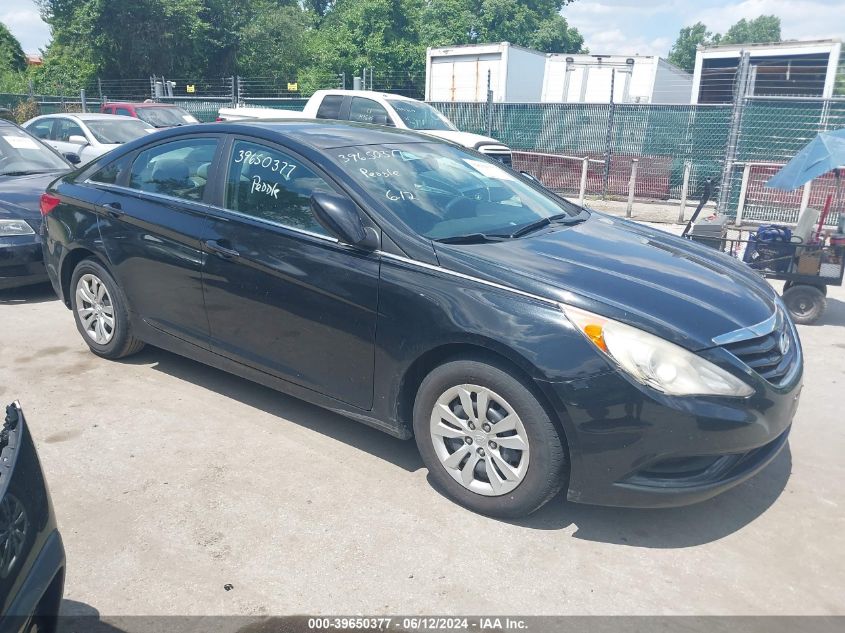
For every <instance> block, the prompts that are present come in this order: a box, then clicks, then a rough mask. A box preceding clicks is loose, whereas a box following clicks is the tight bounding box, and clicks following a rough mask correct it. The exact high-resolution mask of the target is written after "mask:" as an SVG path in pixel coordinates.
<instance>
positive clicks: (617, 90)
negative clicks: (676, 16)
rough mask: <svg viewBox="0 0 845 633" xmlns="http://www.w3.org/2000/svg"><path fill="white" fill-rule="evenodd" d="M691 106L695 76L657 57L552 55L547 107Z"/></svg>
mask: <svg viewBox="0 0 845 633" xmlns="http://www.w3.org/2000/svg"><path fill="white" fill-rule="evenodd" d="M611 85H612V86H613V101H614V103H689V99H690V93H691V92H692V75H691V74H690V73H688V72H685V71H684V70H681V69H680V68H678V67H677V66H675V65H673V64H671V63H669V62H668V61H666V60H665V59H662V58H660V57H658V56H657V55H568V54H564V53H560V54H558V53H554V54H549V55H548V56H547V58H546V71H545V75H544V77H543V94H542V101H543V102H546V103H609V102H610V91H611Z"/></svg>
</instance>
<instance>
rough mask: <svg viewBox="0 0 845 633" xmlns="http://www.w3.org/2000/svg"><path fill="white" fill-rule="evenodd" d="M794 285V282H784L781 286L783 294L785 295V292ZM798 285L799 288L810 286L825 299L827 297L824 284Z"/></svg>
mask: <svg viewBox="0 0 845 633" xmlns="http://www.w3.org/2000/svg"><path fill="white" fill-rule="evenodd" d="M794 285H795V282H793V281H787V282H785V283H784V284H783V293H785V292H786V291H787V290H789V289H790V288H792V287H793V286H794ZM798 285H799V286H800V285H804V286H810V287H812V288H817V289H818V291H819V292H820V293H822V294H823V295H824V296H825V297H826V296H827V286H825V285H824V284H818V285H816V284H798ZM783 293H781V294H783Z"/></svg>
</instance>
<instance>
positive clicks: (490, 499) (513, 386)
mask: <svg viewBox="0 0 845 633" xmlns="http://www.w3.org/2000/svg"><path fill="white" fill-rule="evenodd" d="M465 384H471V385H478V386H480V387H484V388H486V389H489V390H490V391H492V392H494V394H497V395H499V396H501V397H502V398H504V400H505V401H506V402H507V404H508V405H509V406H510V407H511V408H512V409H513V411H514V412H515V413H516V414H517V415H518V416H519V418H520V419H521V422H522V425H523V428H524V431H525V434H526V435H527V439H528V446H529V453H530V459H529V461H528V462H527V464H528V468H527V470H526V471H525V474H524V477H523V479H522V481H521V482H520V483H519V484H518V485H517V486H516V487H515V488H514V489H513V490H511V491H509V492H507V493H506V494H502V495H499V496H487V495H485V494H480V493H478V492H474V491H473V490H470V489H469V488H467V487H465V486H464V485H463V484H461V483H459V482H458V481H457V480H456V479H455V478H453V476H452V475H450V474H449V471H447V468H446V466H444V465H443V463H441V459H440V457H438V455H437V452H436V451H435V447H434V441H433V439H432V436H431V428H430V427H431V417H432V412H433V410H434V406H435V404H436V403H437V400H438V398H440V396H441V395H442V394H444V393H445V392H447V391H448V390H449V389H451V388H453V387H456V386H458V385H465ZM474 406H475V405H474ZM414 435H415V437H416V442H417V446H418V447H419V451H420V455H421V456H422V459H423V462H425V465H426V467H427V468H428V471H429V474H430V475H431V477H432V479H433V481H434V484H435V485H436V487H437V488H439V489H440V490H441V491H442V492H443V493H444V494H445V495H446V496H448V497H449V498H450V499H452V500H453V501H455V502H457V503H458V504H460V505H462V506H464V507H465V508H468V509H470V510H472V511H474V512H478V513H480V514H485V515H488V516H493V517H499V518H506V519H517V518H520V517H524V516H527V515H529V514H531V513H532V512H534V511H536V510H538V509H539V508H540V507H541V506H542V505H543V504H545V503H546V502H547V501H549V500H550V499H551V498H552V497H554V496H555V494H557V492H558V491H559V490H560V489H561V487H562V486H563V485H564V484H565V483H566V478H567V475H568V463H567V450H566V445H565V442H564V439H563V437H562V433H560V432H559V431H558V429H557V428H556V427H555V424H554V423H553V422H552V420H551V418H550V417H549V413H548V412H547V411H546V409H545V408H544V407H543V405H542V404H541V403H540V401H539V400H538V398H537V396H536V395H535V393H534V391H533V388H532V386H531V385H530V384H528V383H527V381H525V380H523V379H522V378H520V377H517V376H516V375H515V374H514V373H512V372H510V371H509V370H507V369H506V368H504V367H498V366H495V365H493V364H490V363H488V362H485V361H477V360H454V361H450V362H447V363H445V364H443V365H441V366H439V367H437V368H436V369H434V370H433V371H432V372H431V373H430V374H428V376H426V377H425V379H424V380H423V381H422V384H421V385H420V388H419V390H418V391H417V396H416V400H415V402H414ZM459 443H460V442H459ZM500 448H501V447H500Z"/></svg>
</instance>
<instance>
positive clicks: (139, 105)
mask: <svg viewBox="0 0 845 633" xmlns="http://www.w3.org/2000/svg"><path fill="white" fill-rule="evenodd" d="M103 105H107V106H126V105H130V106H132V107H133V108H180V107H181V106H178V105H176V104H175V103H156V102H155V101H150V102H149V103H147V102H145V101H106V103H104V104H103Z"/></svg>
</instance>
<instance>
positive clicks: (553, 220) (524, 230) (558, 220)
mask: <svg viewBox="0 0 845 633" xmlns="http://www.w3.org/2000/svg"><path fill="white" fill-rule="evenodd" d="M583 221H584V218H582V217H580V216H578V215H572V214H570V213H557V214H555V215H550V216H549V217H547V218H540V219H539V220H536V221H534V222H531V223H530V224H526V225H525V226H523V227H521V228H519V229H517V230H516V231H514V232H513V233H511V234H510V235H509V236H508V237H511V238H514V237H522V236H523V235H528V234H529V233H533V232H534V231H539V230H540V229H542V228H544V227H546V226H549V225H550V224H578V223H579V222H583Z"/></svg>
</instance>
